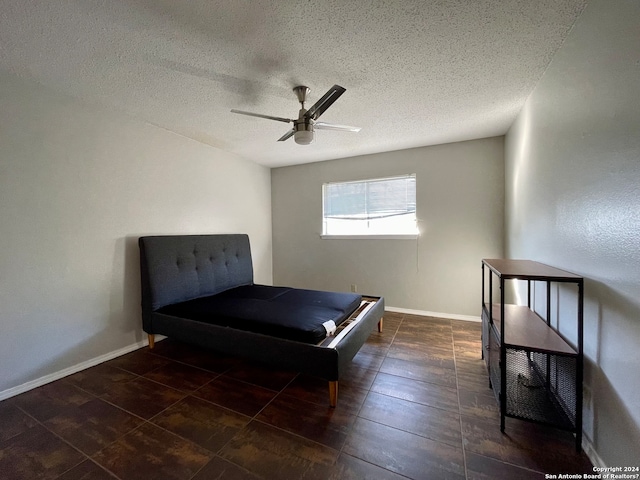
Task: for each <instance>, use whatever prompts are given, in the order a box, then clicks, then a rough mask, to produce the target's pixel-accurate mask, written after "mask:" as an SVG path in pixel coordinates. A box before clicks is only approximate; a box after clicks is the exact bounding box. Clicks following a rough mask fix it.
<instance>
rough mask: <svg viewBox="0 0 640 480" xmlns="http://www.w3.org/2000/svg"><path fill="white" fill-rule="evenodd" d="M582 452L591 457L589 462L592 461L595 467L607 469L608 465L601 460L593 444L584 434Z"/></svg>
mask: <svg viewBox="0 0 640 480" xmlns="http://www.w3.org/2000/svg"><path fill="white" fill-rule="evenodd" d="M582 450H583V451H584V453H585V455H586V456H587V457H589V460H591V463H592V464H593V466H594V467H598V468H607V465H606V464H605V463H604V461H603V460H602V459H601V458H600V455H598V452H596V449H595V448H594V446H593V444H592V443H591V441H590V440H589V439H588V438H587V437H586V436H585V435H584V433H583V434H582ZM589 473H591V472H589Z"/></svg>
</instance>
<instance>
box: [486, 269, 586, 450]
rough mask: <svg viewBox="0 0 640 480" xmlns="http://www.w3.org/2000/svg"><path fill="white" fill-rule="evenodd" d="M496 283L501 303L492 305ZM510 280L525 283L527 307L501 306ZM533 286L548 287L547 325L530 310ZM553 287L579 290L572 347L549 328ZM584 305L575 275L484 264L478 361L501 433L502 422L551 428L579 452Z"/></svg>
mask: <svg viewBox="0 0 640 480" xmlns="http://www.w3.org/2000/svg"><path fill="white" fill-rule="evenodd" d="M487 276H488V281H487ZM496 278H497V280H498V282H497V283H498V288H499V294H500V301H499V302H494V301H493V298H494V281H495V279H496ZM508 280H526V281H527V305H526V306H520V305H513V304H507V303H505V282H506V281H508ZM532 282H544V283H545V284H546V319H543V318H542V317H541V316H540V315H538V313H536V312H535V311H534V310H533V309H532V308H531V285H532ZM552 283H571V284H575V285H577V289H578V294H577V297H578V298H577V301H578V304H577V322H576V326H577V332H576V333H577V335H576V344H575V345H571V344H570V343H569V342H568V341H567V340H566V339H565V338H564V337H563V336H562V335H561V334H560V333H559V332H558V331H557V330H556V329H555V328H554V326H553V325H551V302H550V297H551V284H552ZM487 293H488V297H487V296H485V295H486V294H487ZM487 298H488V301H487ZM583 302H584V280H583V278H582V277H580V276H578V275H574V274H573V273H570V272H566V271H564V270H560V269H557V268H554V267H550V266H548V265H544V264H541V263H537V262H532V261H530V260H506V259H483V260H482V357H483V358H484V360H485V363H486V366H487V369H488V373H489V385H490V387H491V388H492V389H493V391H494V394H495V395H496V399H497V401H498V404H499V405H500V430H501V431H502V432H504V429H505V417H513V418H520V419H522V420H528V421H532V422H537V423H544V424H548V425H553V426H555V427H558V428H561V429H563V430H568V431H571V432H573V433H574V434H575V437H576V450H577V451H580V449H581V446H582V379H583Z"/></svg>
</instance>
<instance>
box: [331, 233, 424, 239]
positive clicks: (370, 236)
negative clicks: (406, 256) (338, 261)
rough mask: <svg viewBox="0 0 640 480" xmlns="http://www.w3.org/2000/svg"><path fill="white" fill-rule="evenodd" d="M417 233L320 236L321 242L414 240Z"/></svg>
mask: <svg viewBox="0 0 640 480" xmlns="http://www.w3.org/2000/svg"><path fill="white" fill-rule="evenodd" d="M418 236H419V235H418V234H417V233H409V234H402V235H400V234H393V235H320V238H322V239H323V240H415V239H417V238H418Z"/></svg>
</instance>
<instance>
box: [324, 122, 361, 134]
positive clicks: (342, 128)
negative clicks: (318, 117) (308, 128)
mask: <svg viewBox="0 0 640 480" xmlns="http://www.w3.org/2000/svg"><path fill="white" fill-rule="evenodd" d="M313 126H314V128H317V129H318V130H340V131H341V132H359V131H360V127H351V126H349V125H336V124H335V123H325V122H316V123H314V124H313Z"/></svg>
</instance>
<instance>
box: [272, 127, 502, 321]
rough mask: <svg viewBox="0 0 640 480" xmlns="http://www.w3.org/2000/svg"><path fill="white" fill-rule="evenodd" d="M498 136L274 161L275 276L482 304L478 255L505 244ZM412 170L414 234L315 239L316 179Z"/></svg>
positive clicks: (396, 302)
mask: <svg viewBox="0 0 640 480" xmlns="http://www.w3.org/2000/svg"><path fill="white" fill-rule="evenodd" d="M503 146H504V145H503V137H496V138H489V139H484V140H474V141H469V142H462V143H452V144H447V145H439V146H435V147H424V148H415V149H410V150H401V151H395V152H387V153H380V154H375V155H365V156H359V157H353V158H347V159H340V160H334V161H327V162H318V163H311V164H305V165H298V166H291V167H282V168H277V169H273V170H272V175H271V178H272V183H271V188H272V206H273V207H272V215H273V263H274V283H276V284H280V285H293V286H298V287H305V288H318V289H329V290H336V291H349V289H350V286H351V284H356V285H357V287H358V291H359V292H363V293H366V294H371V295H383V296H384V297H385V300H386V304H387V305H388V306H392V307H396V308H405V309H412V310H421V311H428V312H438V313H446V314H453V315H463V316H466V315H470V316H474V317H478V316H479V314H480V302H481V300H480V281H481V276H480V261H481V259H482V258H483V257H490V258H491V257H500V256H501V255H502V254H503V215H504V209H503V205H504V161H503V154H504V149H503ZM403 173H416V174H417V215H418V218H419V220H420V224H419V227H420V229H421V230H422V232H423V233H422V235H421V236H420V238H419V240H418V241H416V240H378V239H366V240H355V239H346V240H337V239H321V238H320V234H321V232H322V184H323V183H325V182H334V181H347V180H359V179H366V178H379V177H385V176H392V175H399V174H403Z"/></svg>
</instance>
